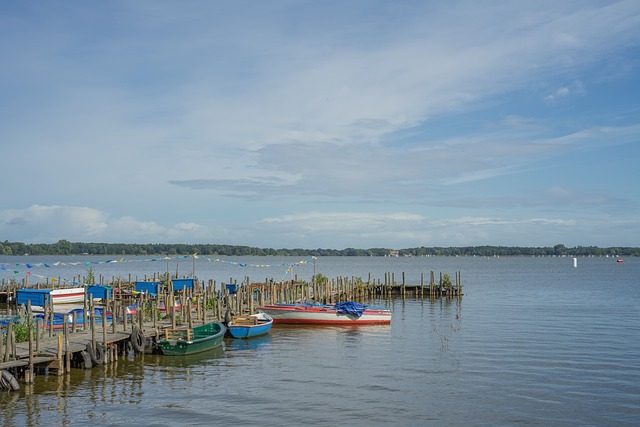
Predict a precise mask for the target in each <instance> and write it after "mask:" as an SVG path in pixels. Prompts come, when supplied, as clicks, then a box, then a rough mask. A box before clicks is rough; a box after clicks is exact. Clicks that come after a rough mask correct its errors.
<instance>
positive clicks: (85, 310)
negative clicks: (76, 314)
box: [82, 288, 88, 331]
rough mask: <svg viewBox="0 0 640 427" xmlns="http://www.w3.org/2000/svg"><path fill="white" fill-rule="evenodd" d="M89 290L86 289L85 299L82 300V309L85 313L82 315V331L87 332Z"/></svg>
mask: <svg viewBox="0 0 640 427" xmlns="http://www.w3.org/2000/svg"><path fill="white" fill-rule="evenodd" d="M87 302H88V301H87V288H84V298H83V299H82V309H83V310H84V311H83V315H82V329H83V330H85V331H86V330H87V310H88V307H87Z"/></svg>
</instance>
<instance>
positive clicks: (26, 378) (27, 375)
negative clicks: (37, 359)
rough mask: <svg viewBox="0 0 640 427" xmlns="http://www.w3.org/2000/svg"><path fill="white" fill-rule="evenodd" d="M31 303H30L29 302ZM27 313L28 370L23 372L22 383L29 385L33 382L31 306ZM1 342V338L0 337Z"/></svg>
mask: <svg viewBox="0 0 640 427" xmlns="http://www.w3.org/2000/svg"><path fill="white" fill-rule="evenodd" d="M29 302H31V301H29ZM28 311H29V318H28V319H29V320H27V324H28V326H29V368H28V369H27V371H26V372H25V376H24V382H25V383H27V384H31V383H32V382H33V325H32V323H31V321H32V317H31V304H29V306H28ZM0 340H2V337H0Z"/></svg>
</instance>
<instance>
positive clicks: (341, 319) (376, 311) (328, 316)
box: [257, 301, 391, 325]
mask: <svg viewBox="0 0 640 427" xmlns="http://www.w3.org/2000/svg"><path fill="white" fill-rule="evenodd" d="M257 311H259V312H262V313H266V314H268V315H269V316H271V317H272V318H273V322H274V323H275V324H317V325H374V324H378V325H379V324H389V323H391V310H389V309H387V308H383V307H374V306H368V305H364V304H360V303H357V302H352V301H350V302H342V303H337V304H335V305H325V304H314V303H300V304H269V305H264V306H261V307H258V308H257Z"/></svg>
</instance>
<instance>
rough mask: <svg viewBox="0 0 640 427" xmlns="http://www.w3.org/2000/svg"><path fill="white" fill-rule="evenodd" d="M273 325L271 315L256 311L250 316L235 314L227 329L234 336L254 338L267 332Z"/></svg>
mask: <svg viewBox="0 0 640 427" xmlns="http://www.w3.org/2000/svg"><path fill="white" fill-rule="evenodd" d="M272 325H273V318H271V316H269V315H268V314H267V313H256V314H252V315H250V316H234V317H233V318H232V319H231V321H230V322H229V323H228V324H227V329H228V331H229V334H230V335H231V336H232V337H233V338H252V337H257V336H260V335H264V334H267V333H268V332H269V330H270V329H271V326H272Z"/></svg>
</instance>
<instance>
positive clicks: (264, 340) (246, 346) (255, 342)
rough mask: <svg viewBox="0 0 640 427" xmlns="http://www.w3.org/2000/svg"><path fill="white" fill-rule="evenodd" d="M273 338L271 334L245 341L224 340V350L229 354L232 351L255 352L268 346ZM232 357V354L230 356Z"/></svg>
mask: <svg viewBox="0 0 640 427" xmlns="http://www.w3.org/2000/svg"><path fill="white" fill-rule="evenodd" d="M272 340H273V337H272V336H271V334H266V335H263V336H259V337H253V338H247V339H241V340H240V339H233V338H232V339H227V340H225V346H226V349H227V350H228V351H230V352H234V351H243V350H244V351H247V350H250V351H255V350H259V349H261V348H264V347H266V346H268V345H269V344H270V343H271V341H272ZM230 356H232V354H231V355H230Z"/></svg>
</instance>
